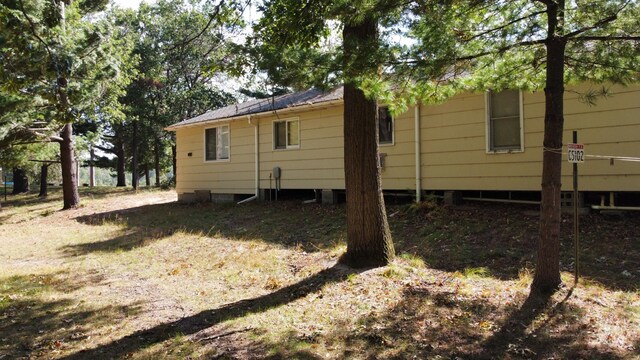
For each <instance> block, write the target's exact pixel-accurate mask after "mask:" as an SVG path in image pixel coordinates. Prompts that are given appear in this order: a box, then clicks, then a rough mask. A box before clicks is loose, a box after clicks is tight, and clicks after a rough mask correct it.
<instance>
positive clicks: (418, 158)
mask: <svg viewBox="0 0 640 360" xmlns="http://www.w3.org/2000/svg"><path fill="white" fill-rule="evenodd" d="M414 126H415V134H414V135H415V153H416V156H415V158H416V202H417V203H419V202H420V201H421V200H422V175H421V173H420V170H421V168H420V167H421V162H422V159H421V153H420V103H416V107H415V111H414Z"/></svg>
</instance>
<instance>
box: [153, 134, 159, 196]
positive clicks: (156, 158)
mask: <svg viewBox="0 0 640 360" xmlns="http://www.w3.org/2000/svg"><path fill="white" fill-rule="evenodd" d="M153 168H154V170H155V172H156V184H155V185H156V186H158V187H159V186H160V139H158V137H157V136H155V138H154V149H153Z"/></svg>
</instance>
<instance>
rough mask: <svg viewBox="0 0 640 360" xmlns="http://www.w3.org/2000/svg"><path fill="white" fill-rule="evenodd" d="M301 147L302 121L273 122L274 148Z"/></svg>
mask: <svg viewBox="0 0 640 360" xmlns="http://www.w3.org/2000/svg"><path fill="white" fill-rule="evenodd" d="M299 147H300V120H298V119H292V120H281V121H274V122H273V148H274V149H275V150H278V149H297V148H299Z"/></svg>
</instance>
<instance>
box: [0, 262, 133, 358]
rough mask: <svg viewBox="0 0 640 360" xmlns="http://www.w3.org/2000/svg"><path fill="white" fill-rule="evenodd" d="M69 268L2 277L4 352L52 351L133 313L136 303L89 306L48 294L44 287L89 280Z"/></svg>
mask: <svg viewBox="0 0 640 360" xmlns="http://www.w3.org/2000/svg"><path fill="white" fill-rule="evenodd" d="M86 281H100V280H99V279H98V278H92V279H84V280H81V281H78V279H75V278H74V279H73V281H71V279H70V277H69V274H66V273H60V272H59V273H55V274H46V275H25V276H12V277H9V278H4V279H0V334H2V335H0V358H5V357H6V358H8V359H17V358H32V357H49V356H51V353H55V352H57V351H64V349H66V348H74V347H77V346H78V345H77V344H79V343H81V342H83V341H86V340H88V339H89V338H90V335H89V334H90V333H91V331H94V330H96V329H99V328H100V327H102V326H108V325H109V324H112V323H113V321H118V320H119V319H124V318H126V317H128V316H133V315H135V313H137V311H138V306H137V305H134V306H107V307H103V308H91V307H88V306H85V304H82V303H78V302H77V301H75V300H70V299H55V300H44V299H45V298H46V297H44V296H42V295H43V294H44V293H45V292H50V291H53V292H56V293H69V292H73V291H75V290H78V289H79V288H81V287H83V286H84V285H86V284H87V283H86Z"/></svg>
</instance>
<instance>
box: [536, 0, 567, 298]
mask: <svg viewBox="0 0 640 360" xmlns="http://www.w3.org/2000/svg"><path fill="white" fill-rule="evenodd" d="M563 10H564V1H558V3H554V2H550V5H548V6H547V13H548V28H549V30H548V38H547V42H546V47H547V74H546V75H547V79H546V87H545V89H544V94H545V116H544V143H543V146H544V147H543V158H542V201H541V204H540V238H539V240H538V251H537V260H536V270H535V275H534V278H533V283H532V284H531V292H532V293H540V294H545V295H546V294H551V293H553V292H555V291H556V290H557V289H558V287H559V286H560V284H561V283H562V280H561V279H560V221H561V208H560V192H561V188H562V177H561V175H562V132H563V128H564V107H563V104H564V57H565V46H566V40H565V39H564V38H563V37H561V36H559V34H561V32H562V28H561V26H562V22H563V19H562V17H563Z"/></svg>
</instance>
